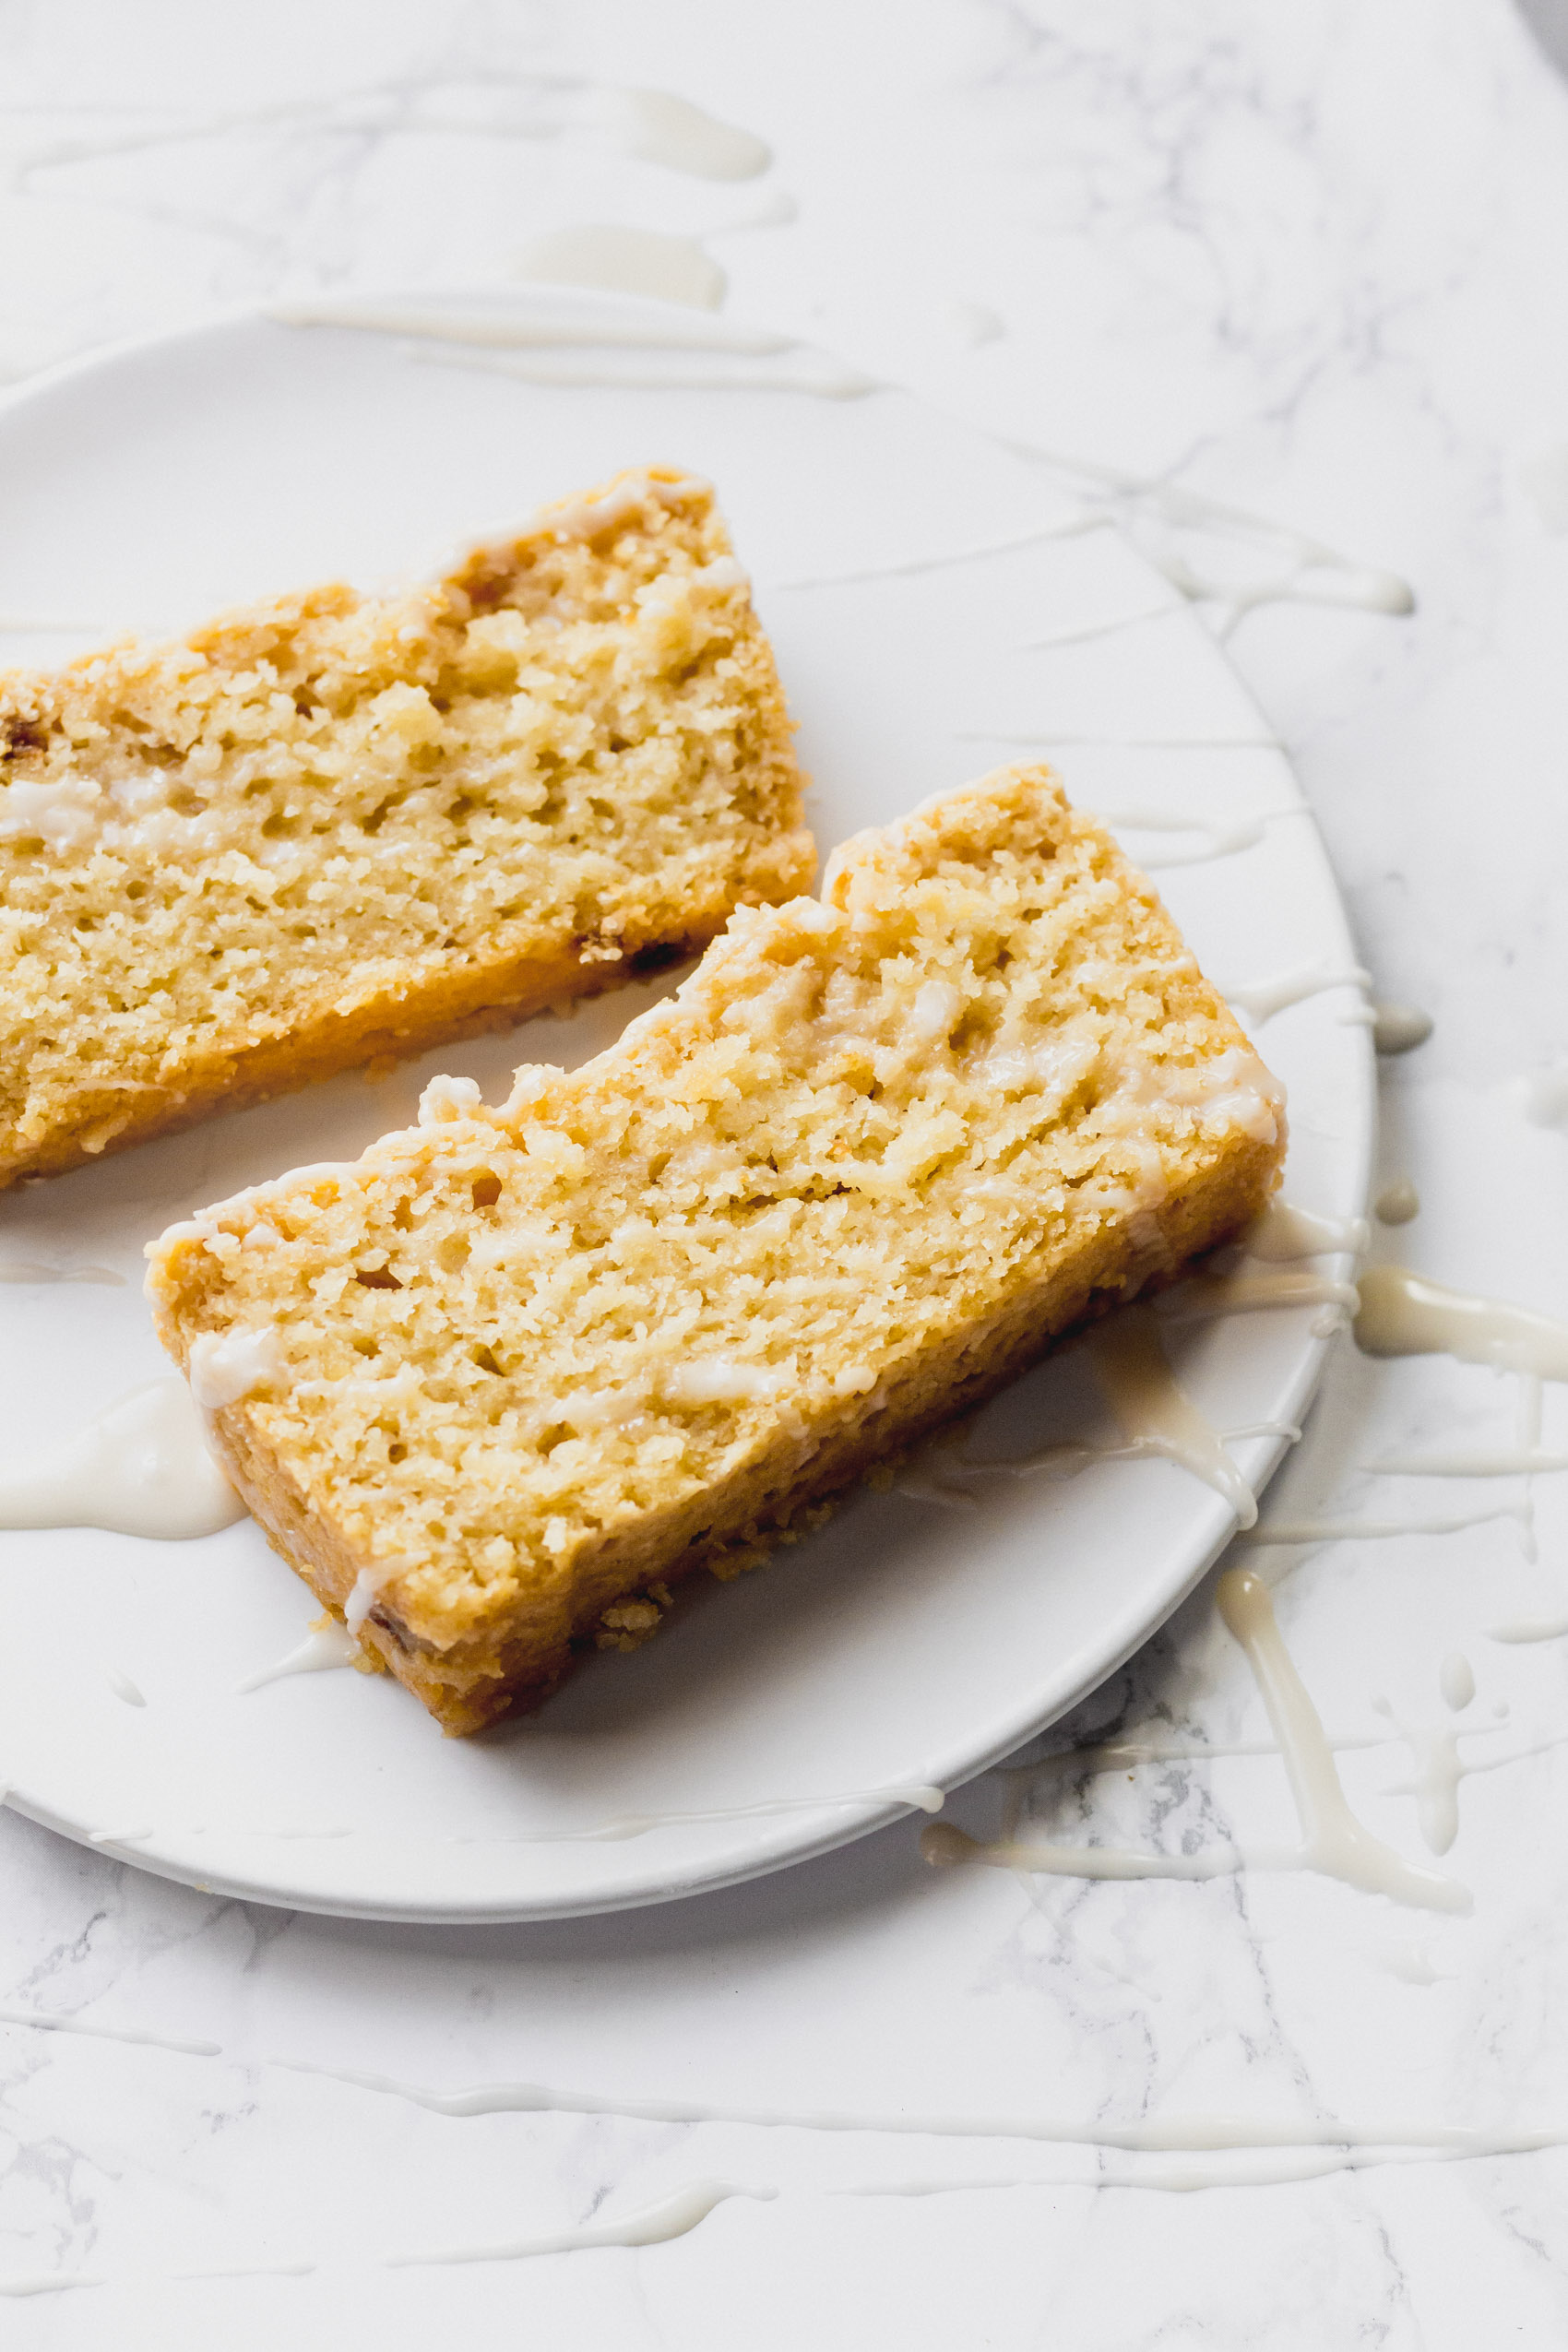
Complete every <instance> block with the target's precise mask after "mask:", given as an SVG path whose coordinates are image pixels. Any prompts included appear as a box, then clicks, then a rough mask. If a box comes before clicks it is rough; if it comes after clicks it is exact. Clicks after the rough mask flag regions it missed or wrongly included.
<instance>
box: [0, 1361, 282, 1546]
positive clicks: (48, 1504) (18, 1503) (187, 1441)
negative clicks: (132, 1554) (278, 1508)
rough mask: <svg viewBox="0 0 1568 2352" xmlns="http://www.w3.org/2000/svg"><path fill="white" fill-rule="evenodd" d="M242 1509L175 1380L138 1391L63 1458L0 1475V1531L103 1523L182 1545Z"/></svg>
mask: <svg viewBox="0 0 1568 2352" xmlns="http://www.w3.org/2000/svg"><path fill="white" fill-rule="evenodd" d="M244 1515H245V1506H244V1503H242V1502H241V1501H240V1498H239V1496H238V1495H237V1494H236V1493H235V1492H234V1490H233V1488H232V1486H231V1485H230V1484H229V1481H228V1479H226V1478H225V1477H224V1475H223V1473H222V1471H221V1470H220V1467H219V1466H218V1464H217V1463H216V1462H215V1461H214V1460H213V1457H212V1455H211V1454H210V1453H209V1452H208V1444H207V1433H206V1430H205V1428H204V1426H203V1423H202V1420H201V1416H200V1414H199V1413H198V1412H197V1410H196V1407H195V1405H194V1404H193V1403H192V1401H191V1396H190V1392H189V1390H188V1389H187V1388H186V1386H185V1384H184V1381H183V1380H181V1379H179V1378H178V1377H172V1378H170V1379H167V1380H155V1381H153V1382H152V1383H151V1384H149V1385H148V1387H145V1388H137V1389H133V1390H132V1391H131V1393H130V1395H129V1396H122V1397H121V1398H120V1399H119V1401H118V1402H117V1403H116V1404H113V1405H111V1406H110V1407H109V1408H108V1410H107V1411H106V1412H102V1413H101V1414H100V1415H99V1416H98V1418H97V1420H93V1421H89V1423H88V1425H87V1427H86V1429H84V1430H82V1431H80V1432H79V1434H78V1435H77V1436H76V1437H74V1438H72V1439H71V1440H70V1441H69V1442H68V1443H66V1444H65V1445H64V1446H62V1447H61V1449H60V1451H59V1452H58V1453H57V1454H54V1455H46V1456H45V1458H44V1459H43V1460H42V1462H39V1463H37V1464H35V1465H34V1466H33V1467H31V1468H29V1469H14V1470H10V1471H7V1472H6V1473H5V1474H3V1475H0V1527H107V1528H109V1529H110V1530H111V1531H112V1532H113V1533H114V1534H117V1535H127V1536H151V1537H158V1538H163V1539H165V1540H170V1541H179V1540H183V1539H184V1538H193V1537H196V1536H209V1535H216V1534H217V1532H218V1530H219V1529H220V1527H229V1526H233V1524H234V1522H235V1520H236V1519H243V1518H244Z"/></svg>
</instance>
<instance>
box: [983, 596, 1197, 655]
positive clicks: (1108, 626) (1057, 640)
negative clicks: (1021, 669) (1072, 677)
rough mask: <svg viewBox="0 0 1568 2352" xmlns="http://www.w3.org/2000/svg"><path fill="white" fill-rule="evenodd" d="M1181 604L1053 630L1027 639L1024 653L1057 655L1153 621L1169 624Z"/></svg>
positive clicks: (1150, 606) (1151, 606) (1143, 607)
mask: <svg viewBox="0 0 1568 2352" xmlns="http://www.w3.org/2000/svg"><path fill="white" fill-rule="evenodd" d="M1183 609H1184V608H1183V607H1182V605H1180V604H1169V603H1168V604H1142V605H1140V606H1139V607H1138V610H1137V611H1136V612H1119V613H1117V614H1116V615H1115V617H1114V618H1113V619H1111V620H1109V621H1091V622H1089V623H1088V624H1087V626H1085V627H1083V628H1074V629H1053V630H1052V631H1051V634H1050V636H1043V637H1028V638H1026V639H1025V641H1024V643H1023V645H1022V646H1020V647H1019V648H1018V649H1019V651H1020V652H1021V653H1054V652H1055V651H1056V650H1057V648H1058V647H1061V646H1070V645H1090V644H1092V643H1093V642H1094V641H1095V639H1096V638H1098V637H1114V636H1120V635H1121V633H1122V631H1123V629H1140V628H1144V627H1146V626H1147V624H1149V623H1150V622H1152V621H1170V620H1174V619H1175V617H1176V615H1177V614H1178V613H1180V612H1182V611H1183Z"/></svg>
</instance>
